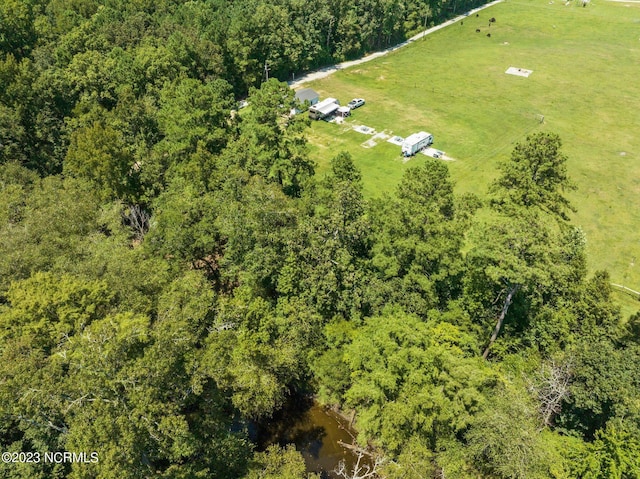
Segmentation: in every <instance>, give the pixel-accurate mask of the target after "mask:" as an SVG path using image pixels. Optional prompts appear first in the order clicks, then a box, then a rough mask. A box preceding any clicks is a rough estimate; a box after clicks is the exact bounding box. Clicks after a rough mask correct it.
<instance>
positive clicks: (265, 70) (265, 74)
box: [264, 60, 271, 81]
mask: <svg viewBox="0 0 640 479" xmlns="http://www.w3.org/2000/svg"><path fill="white" fill-rule="evenodd" d="M269 70H271V68H269V64H268V63H267V60H265V61H264V76H265V80H264V81H269Z"/></svg>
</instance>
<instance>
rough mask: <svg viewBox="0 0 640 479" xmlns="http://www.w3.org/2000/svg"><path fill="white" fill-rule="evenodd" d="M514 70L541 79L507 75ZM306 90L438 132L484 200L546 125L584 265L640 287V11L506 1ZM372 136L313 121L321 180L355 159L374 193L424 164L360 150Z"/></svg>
mask: <svg viewBox="0 0 640 479" xmlns="http://www.w3.org/2000/svg"><path fill="white" fill-rule="evenodd" d="M491 17H495V19H496V22H495V23H493V24H492V25H491V27H489V22H488V20H489V18H491ZM476 29H480V32H479V33H478V32H476ZM487 33H490V34H491V36H490V37H488V36H487ZM510 66H514V67H516V68H524V69H529V70H533V73H532V74H531V75H530V76H529V78H522V77H517V76H513V75H507V74H505V70H506V69H507V68H508V67H510ZM306 86H310V87H312V88H314V89H316V90H317V91H318V92H320V94H321V98H324V97H327V96H334V97H337V98H338V99H340V100H341V102H342V103H343V104H344V103H346V102H347V101H349V100H350V99H351V98H353V97H363V98H365V99H366V101H367V104H366V105H365V106H364V107H362V108H359V109H357V110H355V111H354V114H353V116H352V117H351V119H350V121H352V122H353V123H354V124H364V125H367V126H370V127H373V128H375V129H376V130H377V131H386V132H388V133H391V134H394V135H399V136H403V137H405V136H408V135H409V134H411V133H413V132H416V131H420V130H425V131H428V132H431V133H433V135H434V137H435V145H434V146H435V147H436V148H438V149H441V150H444V151H446V152H447V155H448V156H450V157H452V158H454V159H455V161H450V162H448V165H449V167H450V171H451V174H452V177H453V178H454V180H455V181H456V184H457V190H458V191H459V192H468V191H471V192H475V193H477V194H480V195H484V194H485V193H486V191H487V186H488V184H489V183H490V181H491V179H492V178H494V177H495V175H496V174H497V171H496V163H497V162H498V161H500V160H504V159H507V158H508V157H509V154H510V152H511V150H512V148H513V146H514V144H515V143H516V142H518V141H521V140H524V138H525V137H526V135H527V134H529V133H532V132H535V131H539V130H543V131H551V132H555V133H558V134H559V135H560V136H561V138H562V140H563V143H564V151H565V153H566V154H567V156H568V157H569V162H568V166H569V172H570V175H571V177H572V178H573V180H574V182H575V183H576V185H577V186H578V190H577V191H576V192H572V193H571V194H570V195H569V196H570V198H571V200H572V202H573V204H574V205H575V206H576V207H577V208H578V212H577V214H575V215H574V218H573V221H574V223H575V224H577V225H580V226H581V227H582V228H583V229H584V231H585V232H586V234H587V240H588V253H589V260H590V265H589V266H590V269H591V270H592V271H593V270H596V269H607V270H609V271H610V273H611V277H612V281H613V282H615V283H621V284H625V285H626V286H629V287H631V288H633V289H636V290H640V3H628V4H626V3H617V2H607V1H606V0H598V1H597V2H592V3H591V4H590V5H588V6H587V7H586V8H582V7H581V6H580V5H579V4H578V3H577V2H576V1H575V0H574V1H573V2H571V4H570V5H568V6H565V5H564V3H563V2H562V1H558V0H555V1H553V2H550V1H549V0H516V1H514V0H507V1H505V2H504V3H501V4H498V5H496V6H493V7H490V8H488V9H486V10H483V11H481V12H480V13H479V17H475V15H474V16H469V17H467V18H465V19H464V24H460V22H458V23H457V24H454V25H451V26H449V27H447V28H445V29H442V30H440V31H438V32H435V33H434V34H432V35H429V36H427V37H426V38H424V39H421V40H418V41H416V42H414V43H412V44H411V45H409V46H407V47H405V48H403V49H401V50H399V51H396V52H394V53H392V54H389V55H387V56H384V57H381V58H378V59H376V60H374V61H371V62H368V63H365V64H362V65H359V66H356V67H353V68H351V69H348V70H342V71H339V72H337V73H335V74H334V75H332V76H330V77H328V78H325V79H323V80H318V81H315V82H312V83H310V84H308V85H306ZM538 115H544V123H542V124H541V123H540V122H539V119H538ZM368 138H369V137H367V136H366V135H363V134H360V133H356V132H353V131H346V129H345V127H344V126H338V125H334V124H327V123H325V122H314V124H313V125H312V128H311V131H310V141H311V143H312V148H311V149H312V155H313V157H314V159H315V160H316V161H317V162H318V165H319V168H318V170H319V172H320V173H322V171H323V170H325V169H326V168H327V166H328V162H329V159H330V158H331V157H332V156H334V155H335V154H337V153H338V152H339V151H341V150H346V151H349V152H350V153H351V154H352V156H353V157H354V159H355V161H356V163H357V164H358V165H359V167H360V168H361V169H362V172H363V179H364V184H365V190H366V193H367V195H369V196H378V195H380V194H382V193H383V192H384V191H393V190H394V188H395V186H396V185H397V183H398V180H399V178H400V177H401V175H402V172H403V171H404V170H405V169H406V168H407V167H408V166H410V165H412V164H418V162H420V161H423V160H424V156H422V157H421V155H418V156H417V157H416V158H415V159H413V160H411V161H409V162H408V163H403V162H402V160H401V158H400V147H398V146H395V145H392V144H389V143H386V142H384V141H383V142H381V143H379V144H378V145H377V146H375V147H373V148H364V147H362V146H361V144H362V143H363V142H365V141H366V140H367V139H368Z"/></svg>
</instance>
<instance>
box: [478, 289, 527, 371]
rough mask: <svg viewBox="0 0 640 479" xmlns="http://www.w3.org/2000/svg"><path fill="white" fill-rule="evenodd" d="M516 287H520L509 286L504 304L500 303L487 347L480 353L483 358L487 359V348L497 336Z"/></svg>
mask: <svg viewBox="0 0 640 479" xmlns="http://www.w3.org/2000/svg"><path fill="white" fill-rule="evenodd" d="M518 288H520V285H519V284H516V285H513V286H511V287H510V288H509V291H508V293H507V297H506V298H505V300H504V304H503V305H502V311H501V312H500V316H498V322H497V323H496V327H495V329H494V330H493V334H492V335H491V339H489V344H488V345H487V348H486V349H485V350H484V353H482V357H483V358H484V359H487V356H489V348H491V345H492V344H493V342H494V341H495V340H496V338H497V337H498V334H499V333H500V328H502V323H503V322H504V317H505V316H506V315H507V311H508V310H509V306H511V302H512V301H513V295H514V294H516V291H518Z"/></svg>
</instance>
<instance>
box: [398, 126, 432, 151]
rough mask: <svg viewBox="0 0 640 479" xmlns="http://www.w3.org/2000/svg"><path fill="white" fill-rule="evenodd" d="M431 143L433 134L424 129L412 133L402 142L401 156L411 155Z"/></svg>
mask: <svg viewBox="0 0 640 479" xmlns="http://www.w3.org/2000/svg"><path fill="white" fill-rule="evenodd" d="M432 143H433V135H432V134H431V133H427V132H426V131H421V132H419V133H414V134H413V135H411V136H408V137H407V138H405V139H404V141H403V142H402V156H413V155H415V154H416V153H418V152H419V151H420V150H422V149H424V148H426V147H427V146H429V145H431V144H432Z"/></svg>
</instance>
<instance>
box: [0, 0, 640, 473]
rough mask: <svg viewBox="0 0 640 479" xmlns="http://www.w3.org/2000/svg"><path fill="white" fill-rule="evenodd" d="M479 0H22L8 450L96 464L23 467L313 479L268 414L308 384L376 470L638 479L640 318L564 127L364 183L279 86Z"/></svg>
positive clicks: (13, 79)
mask: <svg viewBox="0 0 640 479" xmlns="http://www.w3.org/2000/svg"><path fill="white" fill-rule="evenodd" d="M470 6H472V3H471V2H464V1H462V0H461V1H456V0H454V1H453V2H447V3H445V2H439V1H431V2H421V1H411V0H405V1H400V0H360V1H358V0H340V1H337V0H320V1H318V2H313V3H312V2H303V1H299V0H273V1H271V0H267V1H266V0H260V1H258V0H239V1H233V2H231V1H225V0H213V1H188V2H183V1H178V0H165V1H162V0H157V1H155V0H132V1H124V0H105V1H103V2H98V1H96V0H72V1H69V0H4V1H3V2H1V3H0V417H1V418H2V421H1V422H0V442H1V443H2V446H3V451H8V452H14V453H18V452H21V451H22V452H42V453H44V452H45V451H95V452H97V454H98V457H99V461H97V462H92V461H89V462H87V463H78V462H75V463H69V462H67V463H58V464H56V463H51V462H49V463H46V462H43V461H40V462H31V463H20V464H18V463H11V462H10V461H5V460H4V456H3V461H4V463H2V464H0V477H3V478H43V479H44V478H62V477H69V478H142V477H166V478H196V477H203V478H204V477H207V478H221V479H222V478H247V479H258V478H269V479H278V478H279V479H297V478H305V477H307V473H306V472H305V467H304V464H303V462H302V458H301V456H300V455H299V454H298V453H297V452H296V451H295V450H294V449H292V448H290V447H289V448H279V447H277V446H274V447H270V448H268V449H266V450H264V451H260V450H258V449H257V447H256V444H254V442H253V441H252V438H251V434H250V428H251V425H252V424H255V423H257V422H261V421H262V422H265V421H266V422H268V420H269V418H270V417H271V416H272V415H273V414H274V413H276V412H277V411H279V410H280V409H281V408H282V407H284V405H285V404H286V402H287V400H289V399H290V398H292V397H296V396H300V395H313V396H315V397H317V398H318V400H320V401H321V402H324V403H326V404H332V405H338V406H339V407H341V408H342V409H343V410H345V411H355V426H356V428H357V430H358V432H359V437H358V442H359V444H360V446H361V447H363V448H368V449H369V451H371V453H372V454H374V455H376V456H378V457H379V458H380V460H379V463H380V465H381V467H380V468H379V469H378V470H377V474H378V476H379V477H383V478H389V479H423V478H430V477H434V478H445V477H446V478H462V479H464V478H469V479H471V478H504V479H507V478H528V479H532V478H533V479H536V478H558V479H559V478H585V479H587V478H588V479H627V478H638V477H640V375H638V370H639V365H640V314H637V315H635V316H633V317H631V318H624V317H622V316H621V313H620V311H619V308H618V307H617V306H616V305H615V303H614V302H613V300H612V296H611V295H612V292H611V288H610V284H609V279H608V275H607V273H606V272H598V273H596V274H594V275H593V276H591V277H588V275H587V270H586V258H585V252H584V251H585V243H586V241H587V239H586V238H585V237H584V234H583V233H582V232H581V230H580V229H579V228H578V227H576V226H575V225H572V224H571V223H570V222H569V221H568V219H567V213H568V212H570V211H571V210H572V205H571V204H569V202H568V201H567V200H566V198H565V196H564V192H565V191H567V190H568V189H570V188H572V187H573V186H572V182H571V179H570V178H568V176H567V172H566V157H565V156H564V154H563V153H562V148H561V140H560V138H558V137H557V135H554V134H553V133H539V134H536V135H533V136H531V137H529V138H527V139H526V140H524V141H522V142H521V143H519V144H518V145H517V146H516V148H515V149H514V151H513V153H512V155H511V159H510V160H509V161H507V162H505V163H503V164H502V165H501V166H500V172H499V175H498V179H497V180H496V181H495V182H494V184H493V185H492V186H491V188H490V190H489V191H487V192H481V193H482V196H481V197H480V196H478V197H477V196H473V195H465V196H458V195H456V194H454V185H453V184H452V181H451V180H450V178H449V174H448V170H447V167H446V165H445V164H444V163H443V162H440V161H438V160H429V161H427V162H426V163H425V164H424V165H423V166H419V167H414V168H412V169H409V170H408V171H407V173H406V174H405V175H404V177H403V179H402V181H401V183H400V184H399V185H398V187H397V189H396V191H395V194H394V195H391V196H386V197H384V198H382V199H378V200H372V201H367V200H365V198H364V196H363V194H362V185H361V176H360V172H359V171H358V169H357V168H356V166H355V165H354V163H353V162H352V160H351V158H350V156H349V155H348V154H346V153H341V152H338V151H336V152H332V153H331V155H332V156H333V160H332V162H331V171H330V172H329V173H328V174H326V175H323V176H319V175H316V174H314V164H313V162H311V161H310V160H309V157H308V152H307V144H306V139H305V131H306V129H307V127H308V120H307V119H306V118H303V116H296V117H290V115H289V112H290V109H291V108H292V107H293V106H294V96H293V92H292V91H291V90H290V89H289V88H288V86H287V85H286V84H285V83H281V82H280V81H278V79H277V78H279V79H280V80H284V79H287V78H289V77H290V76H291V75H292V74H295V73H297V72H301V71H304V70H307V69H309V68H312V67H315V66H318V65H322V64H326V63H327V62H331V61H334V60H340V59H344V58H348V57H352V56H355V55H358V54H361V53H363V52H367V51H370V50H373V49H376V48H382V47H385V46H387V45H389V44H391V43H393V42H395V41H398V40H401V39H404V38H406V36H407V35H409V34H411V33H415V32H416V31H417V30H419V29H420V28H421V26H424V24H425V23H426V22H428V23H432V22H435V21H439V20H441V19H443V18H445V17H446V16H448V15H450V14H453V13H456V12H460V11H464V9H468V8H469V7H470ZM265 62H266V64H267V66H268V67H269V68H270V71H269V74H270V75H271V76H273V77H276V78H271V79H270V80H268V81H263V80H264V73H265V72H264V65H265ZM246 94H248V95H249V101H250V107H249V108H247V109H244V110H242V112H241V114H238V112H236V111H235V107H236V102H237V100H238V99H239V98H241V97H243V96H244V95H246Z"/></svg>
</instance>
